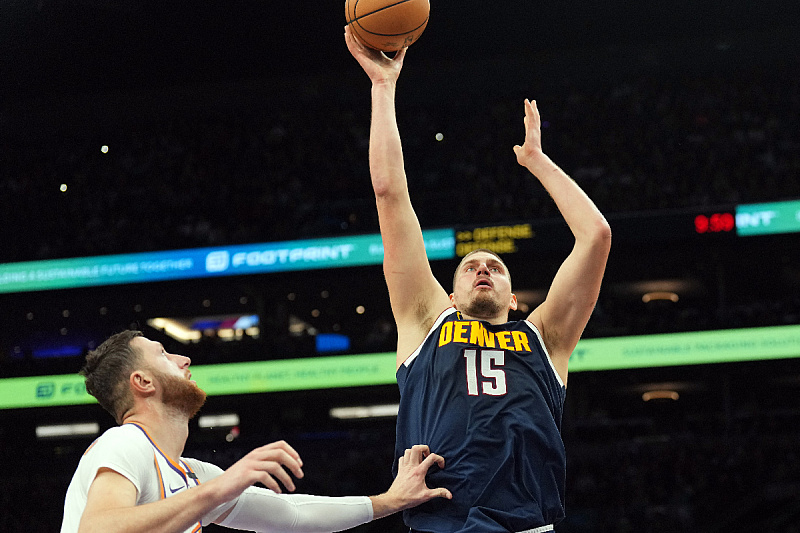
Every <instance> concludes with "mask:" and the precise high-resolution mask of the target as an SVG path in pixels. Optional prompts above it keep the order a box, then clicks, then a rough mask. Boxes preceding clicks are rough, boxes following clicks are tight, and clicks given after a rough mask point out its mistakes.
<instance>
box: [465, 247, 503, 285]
mask: <svg viewBox="0 0 800 533" xmlns="http://www.w3.org/2000/svg"><path fill="white" fill-rule="evenodd" d="M478 252H486V253H487V254H491V255H493V256H495V257H496V258H497V259H498V260H499V261H500V262H501V263H503V266H504V267H506V276H508V282H509V283H511V273H510V272H509V271H508V265H506V262H505V261H503V258H502V257H500V256H499V255H497V254H496V253H495V252H493V251H491V250H490V249H488V248H477V249H475V250H472V251H471V252H469V253H467V254H466V255H465V256H464V257H462V258H461V261H459V263H458V266H457V267H456V270H455V272H453V290H455V288H456V277H457V276H458V271H459V270H461V265H463V264H464V261H466V260H467V258H468V257H469V256H471V255H473V254H476V253H478Z"/></svg>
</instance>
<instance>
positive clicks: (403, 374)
mask: <svg viewBox="0 0 800 533" xmlns="http://www.w3.org/2000/svg"><path fill="white" fill-rule="evenodd" d="M345 40H346V43H347V46H348V49H349V50H350V52H351V53H352V55H353V56H354V57H355V58H356V60H357V61H358V62H359V64H360V65H361V66H362V68H363V69H364V71H365V72H366V73H367V75H368V76H369V78H370V80H371V82H372V123H371V131H370V148H369V162H370V173H371V177H372V186H373V189H374V191H375V197H376V202H377V208H378V218H379V221H380V228H381V235H382V237H383V245H384V250H385V256H384V274H385V276H386V283H387V285H388V289H389V298H390V301H391V306H392V312H393V314H394V317H395V321H396V322H397V332H398V340H397V366H398V371H397V380H398V384H399V386H400V392H401V402H400V413H399V416H398V420H397V443H396V447H397V448H396V449H403V448H404V447H406V446H408V445H409V443H416V442H426V443H428V444H429V445H430V446H431V447H432V448H433V449H435V450H436V451H437V453H439V454H441V455H442V456H443V457H445V458H446V459H447V461H448V465H447V470H446V471H444V470H443V471H436V469H432V470H431V472H430V473H429V475H428V480H429V482H430V483H432V484H435V485H436V486H442V487H447V488H449V489H450V490H451V491H452V493H453V499H452V500H448V501H445V500H437V501H432V502H428V503H426V504H423V505H421V506H419V507H416V508H415V509H411V510H407V511H405V512H404V518H405V521H406V524H408V525H409V526H410V527H411V529H412V532H413V531H419V532H433V533H445V532H448V533H449V532H462V533H466V532H469V533H494V532H509V531H512V532H523V531H524V532H526V533H538V532H541V531H550V530H552V529H553V525H554V524H555V523H557V522H558V521H560V520H561V519H562V518H563V516H564V482H565V476H566V457H565V451H564V446H563V443H562V440H561V434H560V428H561V415H562V411H563V403H564V398H565V393H566V383H567V364H568V360H569V357H570V354H571V353H572V351H573V349H574V348H575V345H576V344H577V342H578V339H579V338H580V336H581V334H582V332H583V329H584V328H585V326H586V323H587V322H588V320H589V317H590V315H591V314H592V310H593V309H594V305H595V303H596V301H597V297H598V294H599V291H600V284H601V281H602V277H603V273H604V270H605V265H606V260H607V258H608V254H609V250H610V246H611V230H610V228H609V225H608V223H607V222H606V220H605V218H604V217H603V215H602V214H601V213H600V212H599V211H598V209H597V208H596V207H595V205H594V204H593V203H592V201H591V200H590V199H589V198H588V197H587V196H586V195H585V194H584V192H583V191H582V190H581V189H580V188H579V187H578V185H577V184H576V183H575V182H574V181H572V180H571V179H570V178H569V177H568V176H567V175H566V174H565V173H564V172H563V171H562V170H561V169H560V168H559V167H558V166H556V165H555V164H554V163H553V162H552V161H551V160H550V159H549V158H548V157H547V156H546V155H545V154H544V153H543V152H542V146H541V131H540V117H539V112H538V110H537V108H536V103H535V102H529V101H528V100H525V104H524V111H525V119H524V125H525V142H524V144H523V145H522V146H515V147H514V152H515V154H516V157H517V161H518V162H519V164H520V165H522V166H524V167H525V168H527V169H528V170H529V171H530V172H531V173H532V174H533V175H534V176H535V177H536V178H537V179H538V180H539V182H540V183H541V184H542V185H543V186H544V188H545V189H546V190H547V191H548V192H549V193H550V195H551V196H552V198H553V200H554V201H555V203H556V205H557V207H558V209H559V210H560V212H561V214H562V216H563V217H564V219H565V220H566V222H567V224H568V225H569V228H570V230H571V231H572V233H573V235H574V237H575V244H574V247H573V249H572V251H571V252H570V254H569V256H568V257H567V258H566V259H565V261H564V262H563V264H562V265H561V267H560V268H559V270H558V272H557V274H556V275H555V278H554V279H553V281H552V284H551V286H550V290H549V292H548V294H547V297H546V300H545V301H544V302H543V303H542V304H541V305H539V306H538V307H537V308H536V309H534V311H533V312H532V313H531V314H530V315H529V316H528V319H527V320H524V321H516V322H508V314H509V310H512V309H516V306H517V300H516V297H515V296H514V294H513V293H512V292H511V280H510V276H509V273H508V271H507V269H506V265H505V264H504V263H503V261H502V260H501V259H500V258H499V257H498V256H496V255H495V254H493V253H491V252H489V251H487V250H480V251H476V252H473V253H471V254H469V255H467V256H466V257H464V259H463V260H462V261H461V264H460V265H459V266H458V269H457V270H456V272H455V276H454V279H453V293H452V294H450V295H449V296H448V294H447V293H446V292H445V290H444V289H443V288H442V286H441V285H440V284H439V282H438V281H437V280H436V279H435V278H434V276H433V273H432V272H431V269H430V265H429V263H428V260H427V257H426V254H425V246H424V243H423V239H422V232H421V229H420V225H419V222H418V220H417V217H416V214H415V213H414V209H413V207H412V205H411V201H410V198H409V193H408V187H407V184H406V177H405V170H404V166H403V154H402V148H401V143H400V134H399V131H398V128H397V120H396V116H395V108H394V98H395V87H396V82H397V78H398V76H399V74H400V70H401V68H402V66H403V61H404V59H405V55H406V50H405V49H404V50H401V51H399V52H398V53H397V54H396V55H395V56H394V58H392V59H390V58H388V57H387V56H386V55H385V54H382V53H379V52H375V51H374V50H370V49H367V48H364V47H363V46H361V45H360V44H359V43H357V42H356V41H355V40H354V39H353V37H352V36H351V35H350V33H349V30H348V29H345Z"/></svg>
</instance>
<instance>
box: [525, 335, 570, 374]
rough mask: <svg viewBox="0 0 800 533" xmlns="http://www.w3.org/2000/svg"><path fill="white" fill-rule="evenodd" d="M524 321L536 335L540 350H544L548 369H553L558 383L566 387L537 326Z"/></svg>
mask: <svg viewBox="0 0 800 533" xmlns="http://www.w3.org/2000/svg"><path fill="white" fill-rule="evenodd" d="M524 322H525V323H526V324H528V327H530V328H531V329H532V330H533V332H534V333H536V337H537V338H538V339H539V344H540V345H541V347H542V351H544V355H545V356H546V357H547V362H548V363H550V369H551V370H552V371H553V374H555V376H556V379H557V380H558V384H559V385H561V386H562V387H564V388H565V389H566V388H567V386H566V385H564V380H562V379H561V374H559V373H558V371H557V370H556V365H554V364H553V359H552V358H551V357H550V352H548V351H547V346H545V344H544V338H543V337H542V334H541V332H540V331H539V328H537V327H536V325H535V324H534V323H533V322H531V321H530V320H525V321H524Z"/></svg>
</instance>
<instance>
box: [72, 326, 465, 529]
mask: <svg viewBox="0 0 800 533" xmlns="http://www.w3.org/2000/svg"><path fill="white" fill-rule="evenodd" d="M189 363H190V360H189V358H188V357H184V356H181V355H175V354H170V353H167V352H166V351H165V350H164V347H163V346H161V344H160V343H158V342H155V341H152V340H149V339H146V338H145V337H143V336H141V333H139V332H138V331H126V332H122V333H118V334H116V335H114V336H112V337H110V338H109V339H108V340H106V341H105V342H104V343H103V344H102V345H100V347H99V348H98V349H97V350H95V351H94V352H91V353H90V354H89V355H88V356H87V362H86V366H85V367H84V370H83V374H84V375H85V376H86V388H87V390H88V391H89V392H90V393H91V394H92V395H94V396H95V397H96V398H97V399H98V401H99V402H100V404H101V405H102V406H103V407H104V408H105V409H106V410H107V411H109V412H110V413H111V414H112V415H113V416H114V418H115V419H116V421H117V423H119V424H120V425H119V426H117V427H114V428H111V429H109V430H108V431H106V432H105V433H104V434H103V435H101V436H100V437H99V438H98V439H97V440H96V441H95V442H94V443H93V444H92V445H91V446H90V447H89V449H88V450H87V451H86V453H85V454H84V456H83V458H82V459H81V461H80V463H79V465H78V469H77V470H76V472H75V475H74V476H73V478H72V481H71V483H70V485H69V488H68V489H67V496H66V500H65V503H64V519H63V522H62V524H61V533H75V532H81V533H86V532H102V533H109V532H135V533H141V532H143V531H147V532H156V531H158V532H174V533H181V532H192V533H194V532H197V531H200V530H201V528H202V526H204V525H207V524H209V523H216V524H221V525H224V526H228V527H231V528H235V529H244V530H250V531H263V532H268V531H282V532H294V533H311V532H323V531H324V532H329V531H340V530H343V529H348V528H352V527H355V526H357V525H359V524H363V523H365V522H369V521H370V520H373V519H377V518H381V517H383V516H386V515H388V514H391V513H394V512H397V511H400V510H402V509H405V508H406V507H407V506H409V505H417V504H419V503H421V502H424V501H427V500H429V499H431V498H435V497H446V498H449V497H450V493H449V491H447V490H446V489H428V488H427V487H426V486H425V473H426V472H427V470H428V469H429V468H430V467H431V466H432V465H433V464H434V463H435V464H437V465H438V466H440V467H441V466H443V464H444V462H443V459H442V458H441V457H440V456H438V455H436V454H431V453H429V450H428V447H427V446H414V447H412V448H410V449H409V450H406V451H405V452H404V454H403V456H402V457H401V458H400V460H399V462H398V468H399V470H400V474H399V475H398V476H397V478H396V479H395V481H394V482H393V483H392V486H391V487H390V488H389V490H388V491H387V492H385V493H384V494H381V495H378V496H371V497H366V496H364V497H357V496H356V497H339V498H328V497H321V496H306V495H301V494H288V495H284V494H280V492H281V488H280V485H279V484H278V481H280V483H281V484H283V486H284V487H286V489H287V490H289V491H294V483H293V482H292V478H291V476H290V475H289V473H288V472H287V471H286V470H284V467H285V468H286V469H288V470H289V471H290V472H291V473H293V474H294V475H295V476H296V477H298V478H301V477H303V471H302V465H303V463H302V461H301V460H300V456H299V455H298V454H297V452H296V451H295V450H294V449H292V448H291V447H290V446H289V445H288V444H286V443H285V442H283V441H281V442H275V443H272V444H268V445H266V446H263V447H261V448H257V449H255V450H253V451H252V452H250V453H249V454H247V455H246V456H245V457H243V458H242V459H241V460H239V461H238V462H236V463H235V464H234V465H233V466H231V467H230V468H229V469H228V470H225V471H223V470H222V469H220V468H219V467H217V466H214V465H212V464H209V463H205V462H202V461H197V460H194V459H188V458H182V457H181V454H182V453H183V447H184V445H185V444H186V439H187V437H188V433H189V419H190V418H192V417H193V416H194V414H195V413H197V411H198V410H199V409H200V407H201V406H202V405H203V402H204V401H205V396H206V395H205V393H204V392H203V391H202V390H201V389H200V388H199V387H198V386H197V384H196V383H195V382H194V381H191V372H190V371H189ZM256 482H260V483H262V484H264V485H265V486H266V487H269V489H271V490H269V489H263V488H259V487H255V486H253V484H254V483H256Z"/></svg>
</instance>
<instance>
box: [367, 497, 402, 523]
mask: <svg viewBox="0 0 800 533" xmlns="http://www.w3.org/2000/svg"><path fill="white" fill-rule="evenodd" d="M369 499H370V500H371V501H372V514H373V519H374V520H377V519H378V518H383V517H385V516H389V515H391V514H394V513H396V512H398V511H402V510H403V509H406V508H407V506H403V504H402V503H401V502H400V501H399V500H398V499H397V498H393V497H391V496H390V495H389V494H386V493H383V494H380V495H378V496H370V497H369Z"/></svg>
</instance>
